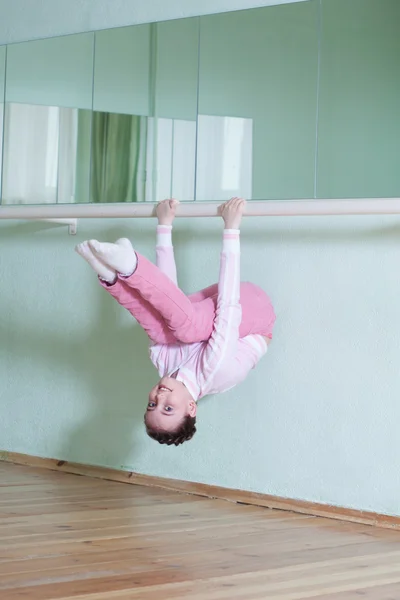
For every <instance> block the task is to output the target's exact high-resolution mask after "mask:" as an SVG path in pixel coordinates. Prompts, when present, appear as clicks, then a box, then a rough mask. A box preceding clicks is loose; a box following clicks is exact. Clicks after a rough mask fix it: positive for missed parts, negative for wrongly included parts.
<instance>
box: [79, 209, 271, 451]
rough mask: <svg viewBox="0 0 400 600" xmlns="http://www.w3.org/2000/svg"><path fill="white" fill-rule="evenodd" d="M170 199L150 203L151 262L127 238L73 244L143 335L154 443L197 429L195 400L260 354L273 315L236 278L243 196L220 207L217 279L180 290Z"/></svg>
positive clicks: (175, 440)
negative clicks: (153, 212)
mask: <svg viewBox="0 0 400 600" xmlns="http://www.w3.org/2000/svg"><path fill="white" fill-rule="evenodd" d="M176 206H177V201H176V200H165V201H164V202H161V203H159V204H158V206H157V217H158V227H157V246H156V254H157V266H155V265H153V264H152V263H151V262H149V261H148V260H147V259H146V258H145V257H144V256H141V255H140V254H137V253H136V252H135V251H134V249H133V248H132V245H131V243H130V242H129V240H127V239H121V240H118V241H117V242H116V243H115V244H107V243H100V242H98V241H97V240H91V241H89V242H83V243H82V244H80V245H79V246H77V248H76V251H77V252H78V254H80V255H81V256H82V257H83V258H84V259H85V260H86V261H87V262H88V263H89V265H90V266H91V267H92V268H93V269H94V271H95V272H96V273H97V275H98V277H99V280H100V283H101V285H102V286H103V287H104V289H106V290H107V291H108V292H109V293H110V294H111V295H112V296H113V297H114V298H115V299H116V300H117V302H119V303H120V304H121V305H122V306H123V307H124V308H126V309H127V310H129V312H130V313H131V314H132V315H133V316H134V317H135V318H136V320H137V321H138V323H139V324H140V325H141V326H142V327H143V329H144V330H145V331H146V333H147V334H148V336H149V338H150V359H151V361H152V362H153V364H154V365H155V367H156V368H157V370H158V372H159V374H160V377H161V380H160V381H159V383H158V384H157V385H156V386H155V387H154V388H153V389H152V390H151V391H150V394H149V401H148V406H147V411H146V414H145V425H146V430H147V433H148V434H149V436H150V437H152V438H153V439H155V440H157V441H158V442H160V444H168V445H171V444H175V445H176V446H178V445H179V444H182V443H183V442H184V441H186V440H190V439H191V438H192V437H193V435H194V434H195V432H196V425H195V424H196V413H197V404H196V403H197V400H198V399H199V398H202V397H203V396H205V395H206V394H216V393H220V392H225V391H226V390H229V389H230V388H232V387H234V386H235V385H236V384H238V383H239V382H241V381H243V380H244V379H245V377H246V376H247V374H248V373H249V371H250V370H251V369H253V368H254V367H255V365H256V364H257V363H258V361H259V360H260V359H261V357H262V356H263V355H264V354H265V353H266V352H267V347H268V344H269V342H270V340H271V338H272V329H273V326H274V322H275V314H274V310H273V307H272V305H271V301H270V300H269V298H268V296H267V295H266V294H265V292H264V291H263V290H261V289H260V288H259V287H257V286H256V285H254V284H252V283H240V239H239V227H240V223H241V220H242V216H243V212H244V208H245V201H244V200H242V199H240V198H233V199H232V200H229V201H228V202H226V203H225V204H223V205H222V206H221V216H222V218H223V220H224V223H225V229H224V234H223V246H222V254H221V264H220V277H219V283H218V284H216V285H213V286H211V287H209V288H207V289H205V290H202V291H201V292H198V293H197V294H193V295H191V296H186V295H185V294H184V293H183V292H182V291H181V290H180V289H179V288H178V285H177V276H176V266H175V261H174V252H173V247H172V241H171V231H172V223H173V221H174V218H175V213H176Z"/></svg>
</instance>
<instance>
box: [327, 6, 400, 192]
mask: <svg viewBox="0 0 400 600" xmlns="http://www.w3.org/2000/svg"><path fill="white" fill-rule="evenodd" d="M344 15H345V16H344ZM322 16H323V19H322V33H321V78H320V100H319V126H318V173H317V175H318V179H317V181H318V186H317V197H318V198H367V197H373V198H374V197H385V196H386V197H391V196H393V197H398V196H399V195H400V29H399V25H400V2H399V1H398V0H353V1H352V2H348V0H322Z"/></svg>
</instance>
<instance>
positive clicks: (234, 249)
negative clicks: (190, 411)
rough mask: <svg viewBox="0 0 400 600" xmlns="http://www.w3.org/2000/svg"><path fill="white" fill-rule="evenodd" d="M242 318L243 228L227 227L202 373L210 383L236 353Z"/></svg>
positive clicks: (205, 381)
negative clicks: (215, 304)
mask: <svg viewBox="0 0 400 600" xmlns="http://www.w3.org/2000/svg"><path fill="white" fill-rule="evenodd" d="M241 320H242V307H241V305H240V232H239V230H236V229H234V230H233V229H225V230H224V237H223V247H222V253H221V263H220V276H219V282H218V300H217V310H216V315H215V321H214V328H213V332H212V334H211V337H210V339H209V341H208V343H207V346H206V348H205V351H204V355H203V363H202V376H203V378H204V383H205V384H206V385H207V383H211V381H212V378H213V377H214V376H215V374H216V373H217V372H218V369H219V368H220V367H221V365H222V363H223V362H224V361H225V360H227V359H228V360H229V359H230V358H231V357H232V356H235V355H236V352H237V348H238V341H239V327H240V323H241Z"/></svg>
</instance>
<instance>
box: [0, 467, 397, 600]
mask: <svg viewBox="0 0 400 600" xmlns="http://www.w3.org/2000/svg"><path fill="white" fill-rule="evenodd" d="M0 598H1V599H2V600H14V599H15V598H18V599H31V600H48V599H52V598H54V599H55V598H57V599H58V600H61V599H67V598H74V599H75V600H77V599H81V600H83V599H84V600H113V599H119V598H121V599H129V598H139V599H140V600H164V599H166V598H168V599H174V600H175V599H182V598H188V599H191V600H200V599H203V598H204V599H208V600H239V599H240V600H253V599H267V600H275V599H279V600H299V599H302V598H317V599H319V600H339V599H340V600H356V599H357V600H360V599H361V600H400V532H396V531H391V530H384V529H381V530H380V529H374V528H372V527H368V526H364V525H354V524H350V523H340V522H338V521H330V520H326V519H320V518H315V517H306V516H299V515H295V514H291V513H284V512H279V511H270V510H268V509H264V508H257V507H249V506H242V505H236V504H231V503H229V502H225V501H221V500H208V499H205V498H199V497H194V496H185V495H181V494H176V493H173V492H168V491H163V490H160V489H153V488H144V487H138V486H135V485H124V484H121V483H112V482H105V481H101V480H96V479H89V478H86V477H79V476H75V475H67V474H65V473H55V472H51V471H46V470H40V469H32V468H29V467H21V466H15V465H10V464H6V463H0Z"/></svg>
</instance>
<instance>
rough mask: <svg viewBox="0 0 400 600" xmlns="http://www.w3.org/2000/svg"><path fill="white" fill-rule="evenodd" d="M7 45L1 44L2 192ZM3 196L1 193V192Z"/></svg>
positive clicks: (0, 154)
mask: <svg viewBox="0 0 400 600" xmlns="http://www.w3.org/2000/svg"><path fill="white" fill-rule="evenodd" d="M6 52H7V50H6V46H0V192H1V171H2V169H1V164H2V156H3V122H4V91H5V76H6ZM0 197H1V193H0Z"/></svg>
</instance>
